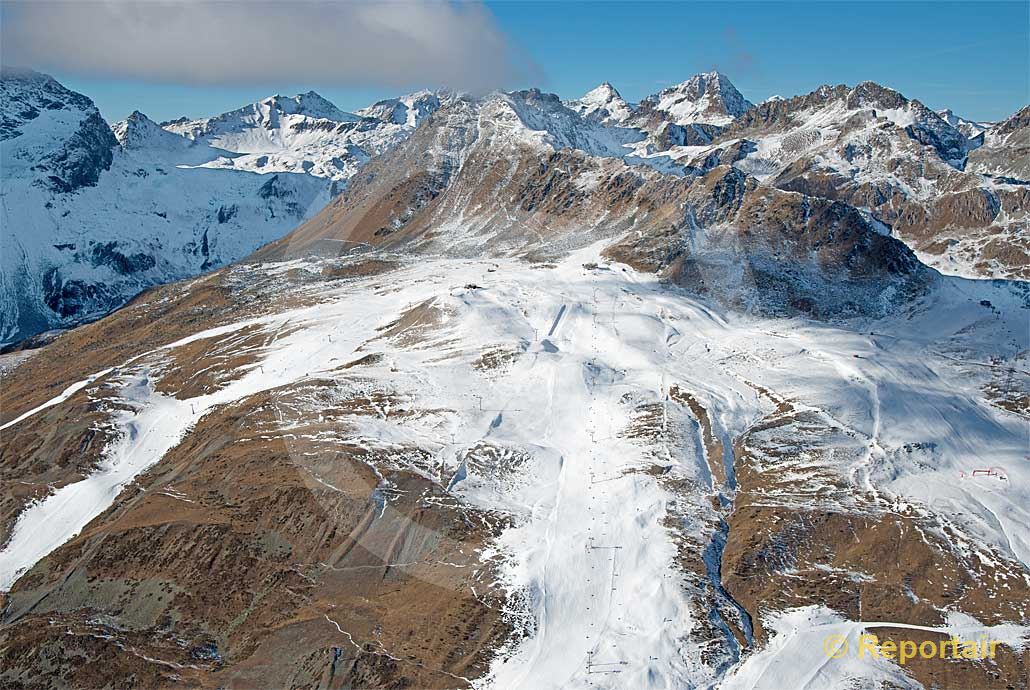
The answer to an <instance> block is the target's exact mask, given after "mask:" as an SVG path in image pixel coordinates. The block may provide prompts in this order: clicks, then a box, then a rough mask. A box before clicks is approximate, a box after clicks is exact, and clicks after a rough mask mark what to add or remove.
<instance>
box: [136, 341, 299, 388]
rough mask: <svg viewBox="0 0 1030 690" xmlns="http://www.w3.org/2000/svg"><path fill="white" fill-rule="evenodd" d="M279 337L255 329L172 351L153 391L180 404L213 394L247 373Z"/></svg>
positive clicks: (191, 344)
mask: <svg viewBox="0 0 1030 690" xmlns="http://www.w3.org/2000/svg"><path fill="white" fill-rule="evenodd" d="M280 335H281V334H277V333H275V332H274V331H270V330H268V329H266V328H265V327H263V326H257V325H255V326H247V327H245V328H241V329H240V330H238V331H234V332H232V333H226V334H223V335H217V336H212V337H210V338H200V339H198V340H194V341H191V342H189V343H186V344H185V345H180V346H178V347H176V348H172V349H170V350H168V351H167V353H166V355H165V356H164V361H163V362H162V363H161V373H160V377H159V379H158V382H157V384H156V385H155V387H154V390H155V391H157V392H158V393H162V394H165V395H173V396H175V397H176V398H179V399H180V400H186V399H188V398H195V397H197V396H200V395H205V394H208V393H213V392H215V391H217V390H218V389H220V388H223V387H225V386H227V385H229V384H230V383H232V382H233V381H234V380H236V379H238V378H239V377H241V376H242V375H244V374H245V373H247V371H248V370H249V368H250V367H251V366H253V365H254V364H256V363H257V362H258V360H259V359H260V358H261V355H262V354H263V353H264V350H265V348H267V347H268V345H270V344H271V343H272V342H273V341H274V340H275V339H276V338H277V337H279V336H280Z"/></svg>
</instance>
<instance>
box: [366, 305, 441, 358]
mask: <svg viewBox="0 0 1030 690" xmlns="http://www.w3.org/2000/svg"><path fill="white" fill-rule="evenodd" d="M446 318H447V311H446V309H444V308H443V307H441V306H439V305H438V304H437V300H436V298H435V297H434V298H431V299H428V300H426V301H424V302H419V303H418V304H416V305H414V306H412V307H410V308H408V309H406V310H405V311H404V312H402V313H401V315H400V316H399V317H398V318H396V319H395V320H393V321H391V322H390V323H388V324H386V325H384V326H380V327H379V328H378V329H377V330H378V331H379V332H380V335H379V337H380V338H388V339H390V340H391V341H392V342H393V343H394V344H395V345H396V346H397V347H402V348H417V347H420V346H424V345H425V341H426V338H427V336H428V335H429V334H430V333H432V332H433V331H435V330H436V329H438V328H439V327H440V326H441V325H442V324H443V323H444V320H445V319H446ZM373 342H374V341H373Z"/></svg>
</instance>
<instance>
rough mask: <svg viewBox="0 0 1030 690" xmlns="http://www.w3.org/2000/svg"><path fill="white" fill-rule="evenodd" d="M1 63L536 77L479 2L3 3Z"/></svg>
mask: <svg viewBox="0 0 1030 690" xmlns="http://www.w3.org/2000/svg"><path fill="white" fill-rule="evenodd" d="M0 4H2V12H3V17H2V39H3V47H2V55H3V62H4V63H5V64H7V65H22V66H26V67H32V68H37V69H50V70H55V71H58V72H63V73H76V74H79V75H82V76H92V77H115V78H129V79H141V80H146V81H153V82H165V83H179V84H216V85H217V84H241V83H267V82H275V81H300V80H302V81H304V82H308V83H310V82H318V83H321V84H325V85H327V86H330V85H331V86H391V87H406V86H413V85H426V86H449V87H453V88H458V89H467V90H471V91H475V90H482V89H490V88H497V87H502V86H507V85H510V84H512V83H515V82H519V81H523V80H525V79H526V78H533V77H535V76H536V75H535V74H533V72H535V67H533V66H532V65H531V64H530V63H529V62H528V61H527V60H525V59H522V58H521V57H520V56H519V55H518V54H517V52H516V51H515V50H514V49H513V47H512V45H511V44H510V42H509V41H508V39H507V37H506V36H505V35H504V33H503V32H502V31H501V30H500V28H499V27H498V26H497V24H496V23H495V21H494V19H493V16H492V15H491V14H490V12H489V11H488V10H487V9H486V8H484V7H483V6H482V5H480V4H478V3H450V2H431V1H428V0H402V1H389V2H375V3H373V2H343V1H336V2H332V1H325V0H323V1H317V0H293V1H292V2H291V1H289V0H279V1H278V2H268V1H264V0H234V1H224V0H223V1H214V2H212V1H210V0H136V1H133V0H107V1H103V0H78V1H74V0H72V1H68V0H47V1H42V2H23V1H19V0H12V1H9V0H3V2H2V3H0Z"/></svg>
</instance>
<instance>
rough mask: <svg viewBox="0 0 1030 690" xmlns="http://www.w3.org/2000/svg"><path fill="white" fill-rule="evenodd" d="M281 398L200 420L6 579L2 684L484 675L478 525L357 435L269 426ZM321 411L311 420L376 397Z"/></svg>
mask: <svg viewBox="0 0 1030 690" xmlns="http://www.w3.org/2000/svg"><path fill="white" fill-rule="evenodd" d="M298 394H300V393H298ZM290 395H291V392H290V391H273V392H269V393H267V394H262V395H259V396H256V397H254V398H250V399H245V400H241V401H240V402H238V403H237V404H234V405H231V406H228V407H226V408H220V409H219V410H218V411H217V412H214V413H211V414H209V415H208V416H206V417H205V418H204V419H203V420H202V421H201V422H200V424H199V425H198V426H197V428H196V429H195V430H194V431H193V433H191V434H190V435H189V436H188V437H187V438H186V439H185V440H184V441H183V442H182V443H181V444H180V445H179V446H178V447H176V448H175V449H173V450H172V451H171V452H170V453H169V454H168V456H166V458H165V459H164V460H163V461H162V462H161V463H160V464H159V465H157V466H155V467H154V468H153V469H152V470H151V471H149V472H147V473H146V474H144V475H143V476H141V477H140V479H139V480H138V481H137V482H135V483H134V484H133V485H132V486H130V487H128V488H126V489H125V490H124V491H123V492H122V495H121V496H119V498H118V499H117V500H116V502H115V504H114V505H113V506H112V507H111V508H110V509H109V510H108V511H107V512H105V513H104V514H103V515H102V516H100V517H99V518H97V519H96V520H94V521H93V522H92V523H90V525H89V526H87V528H86V529H85V530H84V531H83V533H82V534H81V535H79V536H78V537H76V538H75V539H73V540H72V541H70V542H68V543H67V544H65V545H64V546H62V547H61V548H59V549H57V550H56V551H54V552H53V553H51V554H50V556H48V557H47V558H46V559H44V560H43V561H42V562H41V563H40V564H38V565H37V566H36V567H35V568H33V569H32V571H30V572H29V573H28V574H27V575H26V576H24V577H23V578H22V579H20V580H19V582H18V584H17V585H16V586H15V588H14V589H13V590H12V592H11V593H10V595H9V598H8V601H7V603H6V609H5V613H4V623H3V626H2V631H0V637H2V639H3V643H2V644H0V648H2V649H3V659H4V661H3V664H2V665H3V667H4V668H5V669H6V670H4V671H3V672H2V673H0V678H2V679H3V682H4V684H5V687H11V688H42V687H51V686H52V684H54V685H56V686H74V687H80V688H90V687H97V688H100V687H119V686H122V685H121V684H129V685H134V684H135V685H143V686H146V687H165V686H170V685H173V684H174V685H176V686H177V687H182V686H185V687H236V688H265V687H287V686H290V687H312V688H314V687H327V688H328V687H331V688H345V687H383V688H385V687H426V688H453V687H466V686H467V684H468V683H467V681H465V680H464V678H466V677H467V678H471V677H475V676H478V675H481V674H482V673H483V672H484V671H485V664H486V662H487V661H488V660H489V656H490V652H489V650H490V649H492V648H496V647H497V646H498V644H499V643H500V641H502V640H503V639H504V637H505V636H506V635H507V634H508V628H507V626H506V624H505V623H504V622H503V620H502V615H501V610H500V602H499V601H497V600H495V599H494V597H493V595H491V594H490V587H489V581H490V576H489V573H486V572H484V571H483V570H482V567H483V566H482V565H481V564H480V563H479V561H478V557H477V556H476V549H477V548H478V547H479V546H481V545H482V544H483V543H484V542H485V540H486V539H488V538H489V537H490V535H491V534H492V531H491V530H492V529H494V528H492V527H490V526H489V525H490V524H491V522H488V521H484V520H483V519H482V518H481V517H478V516H477V514H476V513H474V512H470V511H469V510H467V509H466V508H463V507H461V506H459V505H458V504H456V503H454V501H453V500H452V499H450V498H449V497H448V496H447V495H446V494H445V493H444V492H443V491H442V490H441V489H440V488H439V487H438V486H436V485H434V484H432V483H430V482H427V481H426V480H424V479H422V478H420V477H418V476H416V475H413V474H411V473H409V472H405V471H390V472H384V475H383V479H384V481H386V482H387V483H388V488H385V489H384V488H383V484H382V482H381V480H380V479H379V478H377V477H376V476H375V475H374V474H373V473H372V471H371V470H370V469H369V466H368V465H367V464H366V463H367V462H368V461H369V459H368V458H367V454H368V452H369V451H368V450H367V449H364V448H359V447H356V446H348V445H347V444H345V443H344V444H340V443H330V444H328V445H326V444H325V443H324V442H320V441H314V440H311V441H306V440H303V438H302V437H300V436H298V435H297V434H296V432H295V433H294V434H293V435H290V436H288V437H285V438H284V437H278V438H277V437H275V435H274V432H273V429H275V428H277V424H278V423H279V421H278V419H276V417H275V414H276V410H278V411H279V412H280V413H281V412H282V410H289V409H291V408H290V406H289V404H288V398H289V396H290ZM276 398H280V399H283V398H285V400H286V402H284V403H283V404H281V405H277V404H276V400H275V399H276ZM328 412H329V414H328V417H329V418H331V419H334V420H335V421H333V422H331V423H330V426H329V427H328V428H327V429H326V430H327V431H328V430H329V429H337V430H345V429H346V422H345V419H346V416H347V415H355V414H357V415H361V414H375V413H376V412H375V410H374V409H373V408H369V407H368V406H367V405H366V404H365V403H364V402H362V401H360V400H355V401H354V404H353V405H352V404H350V403H347V402H346V401H341V402H338V405H337V409H336V411H335V413H333V412H332V411H331V410H330V411H328ZM337 414H339V417H337V416H336V415H337ZM317 426H318V425H317V424H312V425H311V426H310V428H308V430H307V431H308V432H309V433H314V432H316V431H317ZM305 437H306V436H305ZM298 458H304V460H303V462H301V463H300V464H298ZM383 462H384V459H383V458H380V459H378V461H377V464H378V465H380V466H387V467H388V466H389V461H388V458H387V459H386V464H385V465H383ZM384 491H385V492H386V493H385V494H384V493H383V492H384ZM430 505H434V506H437V507H436V508H430V507H429V506H430ZM440 505H451V506H452V508H450V509H441V508H439V506H440ZM201 583H202V586H200V585H201ZM473 583H475V584H474V587H475V591H473V589H472V588H471V587H470V585H472V584H473ZM337 626H339V628H338V627H337ZM341 630H343V631H344V632H341ZM57 650H60V652H59V653H57V654H55V652H57ZM283 658H291V659H294V660H295V661H296V663H291V664H288V665H284V664H281V663H279V662H280V661H281V660H282V659H283ZM43 669H49V670H48V671H47V672H46V673H45V674H43V675H41V671H42V670H43ZM111 684H114V685H111Z"/></svg>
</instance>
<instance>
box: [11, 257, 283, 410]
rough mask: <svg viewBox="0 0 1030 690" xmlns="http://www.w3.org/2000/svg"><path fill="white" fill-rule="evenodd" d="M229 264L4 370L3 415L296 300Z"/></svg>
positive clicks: (158, 291) (144, 298)
mask: <svg viewBox="0 0 1030 690" xmlns="http://www.w3.org/2000/svg"><path fill="white" fill-rule="evenodd" d="M241 271H242V269H236V268H230V269H224V270H222V271H219V272H217V273H213V274H211V275H208V276H204V277H203V278H199V279H196V280H193V281H188V282H182V283H172V284H169V285H163V286H161V287H157V288H153V289H151V290H147V291H146V292H143V293H142V294H140V295H138V296H137V297H135V298H134V299H133V300H131V301H130V302H129V303H128V304H126V305H125V306H124V307H122V308H121V309H119V310H117V311H115V312H113V313H111V314H109V315H108V316H106V317H105V318H103V319H101V320H100V321H96V322H93V323H91V324H86V325H84V326H81V327H79V328H74V329H72V330H69V331H67V332H65V333H62V334H61V335H60V336H58V337H57V338H56V339H55V340H54V341H53V342H51V343H49V344H47V345H46V346H44V348H43V349H41V350H40V351H39V353H38V354H37V355H35V356H33V357H30V358H27V359H25V360H24V361H22V362H21V363H20V364H19V365H18V366H17V367H14V368H12V369H10V370H4V371H3V372H0V420H2V421H4V422H6V421H9V420H11V419H13V418H15V417H17V416H18V415H20V414H21V413H23V412H25V411H26V410H28V409H31V408H33V407H36V406H37V405H39V404H41V403H43V402H45V401H47V400H49V399H51V398H53V397H55V396H57V395H59V394H60V393H61V392H62V391H63V390H64V389H65V388H66V387H68V386H69V385H71V384H72V383H75V382H77V381H81V380H83V379H85V378H86V377H88V376H90V375H92V374H94V373H96V372H98V371H101V370H103V369H106V368H108V367H113V366H119V365H122V364H124V363H125V362H126V361H127V360H129V359H131V358H132V357H135V356H137V355H140V354H143V353H145V352H149V351H151V350H154V349H155V348H158V347H161V346H163V345H167V344H169V343H172V342H175V341H176V340H179V339H181V338H185V337H186V336H189V335H193V334H195V333H197V332H199V331H203V330H205V329H208V328H214V327H217V326H221V325H225V324H229V323H233V322H235V321H240V320H243V319H246V318H248V317H252V316H258V315H260V314H262V313H266V312H267V311H271V310H273V309H278V308H283V307H284V306H288V305H289V304H291V300H293V299H294V298H293V297H292V296H291V295H289V294H287V295H284V296H281V297H279V298H277V299H271V298H270V296H271V293H275V294H278V290H277V289H273V288H274V287H275V286H268V285H263V284H257V283H256V281H254V280H248V279H247V278H246V277H244V276H242V275H238V273H240V272H241Z"/></svg>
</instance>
